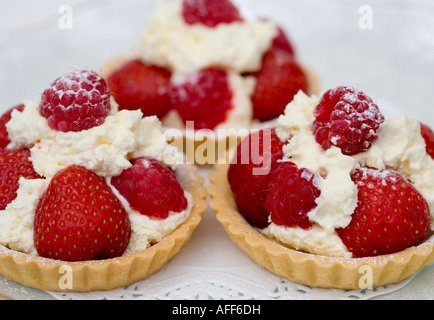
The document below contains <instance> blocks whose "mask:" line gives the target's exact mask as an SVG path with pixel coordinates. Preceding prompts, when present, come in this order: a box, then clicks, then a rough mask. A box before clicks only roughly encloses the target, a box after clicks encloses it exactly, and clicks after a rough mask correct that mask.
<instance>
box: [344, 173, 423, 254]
mask: <svg viewBox="0 0 434 320" xmlns="http://www.w3.org/2000/svg"><path fill="white" fill-rule="evenodd" d="M351 178H352V180H353V181H354V183H355V184H356V186H357V188H358V206H357V208H356V210H355V212H354V213H353V215H352V220H351V222H350V224H349V225H348V226H347V227H346V228H342V229H338V230H337V233H338V235H339V237H340V238H341V239H342V242H343V243H344V244H345V245H346V247H347V248H348V250H349V251H351V252H352V253H353V255H354V257H356V258H361V257H368V256H378V255H385V254H391V253H395V252H399V251H402V250H405V249H406V248H409V247H412V246H417V245H419V244H421V243H422V242H423V241H424V240H425V238H426V236H427V235H428V231H429V227H430V209H429V207H428V203H427V202H426V200H425V199H424V198H423V196H422V195H421V194H420V193H419V192H418V191H417V190H416V189H415V187H414V186H413V185H412V184H411V183H409V182H408V181H407V180H406V179H404V178H403V177H402V176H401V175H400V174H399V173H398V172H396V171H395V170H393V169H389V168H387V169H385V170H377V169H371V168H361V169H357V170H356V171H355V172H354V173H353V174H352V176H351Z"/></svg>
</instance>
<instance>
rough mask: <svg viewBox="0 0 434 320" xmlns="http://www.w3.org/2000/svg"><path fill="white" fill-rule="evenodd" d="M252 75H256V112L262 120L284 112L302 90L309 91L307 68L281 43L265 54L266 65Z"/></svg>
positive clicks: (253, 102)
mask: <svg viewBox="0 0 434 320" xmlns="http://www.w3.org/2000/svg"><path fill="white" fill-rule="evenodd" d="M252 75H253V76H254V77H255V78H256V87H255V90H254V92H253V95H252V104H253V116H254V118H255V119H258V120H260V121H268V120H271V119H274V118H276V117H278V116H279V115H281V114H282V113H283V111H284V110H285V107H286V106H287V105H288V103H290V102H291V101H292V99H293V98H294V96H295V95H296V94H297V93H298V91H299V90H302V91H303V92H305V93H309V92H308V89H309V88H308V82H307V77H306V75H305V73H304V71H303V69H302V68H301V67H300V66H299V64H298V63H297V61H296V60H295V59H294V57H293V55H292V54H291V53H288V52H287V51H285V50H282V49H280V48H277V47H273V48H271V49H270V50H269V51H268V52H267V53H266V54H265V56H264V58H263V62H262V68H261V69H260V70H259V71H258V72H256V73H253V74H252Z"/></svg>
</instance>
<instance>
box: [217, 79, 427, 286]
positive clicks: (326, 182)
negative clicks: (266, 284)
mask: <svg viewBox="0 0 434 320" xmlns="http://www.w3.org/2000/svg"><path fill="white" fill-rule="evenodd" d="M341 110H344V112H341ZM342 126H343V127H344V129H343V128H342ZM348 128H350V129H348ZM421 128H422V129H421ZM258 132H259V134H258ZM266 132H269V133H270V135H271V140H270V141H271V144H269V145H268V144H267V146H269V149H266V148H265V147H264V148H263V149H261V146H263V145H266V144H265V141H266V140H265V133H266ZM349 132H350V133H351V134H349ZM426 132H427V131H423V126H422V125H420V123H419V122H418V121H416V120H413V119H410V118H409V117H407V116H404V115H402V116H398V117H394V118H390V119H386V118H385V117H384V116H383V115H382V114H381V111H380V110H379V108H378V106H377V105H376V104H375V103H374V102H373V101H372V100H371V99H370V98H369V97H367V96H366V95H365V94H364V93H363V92H361V91H358V90H356V89H354V88H351V87H347V86H342V87H337V88H334V89H331V90H329V91H327V92H325V93H324V95H323V96H322V98H321V99H319V98H317V97H315V96H311V97H308V96H306V95H305V94H303V93H302V92H300V93H299V94H297V96H296V97H295V98H294V101H293V102H291V103H290V104H289V105H288V106H287V108H286V110H285V114H284V115H282V116H281V117H280V118H279V120H278V125H277V127H276V128H270V129H268V130H267V129H264V130H260V131H256V132H253V133H251V135H250V136H249V139H247V138H246V139H245V140H243V141H242V143H241V144H240V146H238V148H237V149H236V150H232V153H231V154H228V161H229V163H227V164H220V165H216V166H215V171H214V172H212V173H211V174H210V175H209V180H210V183H211V184H210V186H209V187H208V192H209V194H210V196H211V201H210V206H211V208H213V209H214V211H215V212H216V214H217V219H218V220H219V222H220V223H221V224H222V225H223V227H224V229H225V230H226V232H227V234H228V235H229V237H230V238H231V239H232V241H233V242H234V243H236V244H237V245H238V246H239V247H240V248H241V249H242V250H243V251H244V252H245V253H246V254H247V255H248V256H250V257H251V258H252V259H253V260H255V261H256V262H257V263H258V264H259V265H261V266H263V267H264V268H266V269H268V270H270V271H271V272H273V273H275V274H276V275H278V276H282V277H284V278H287V279H289V280H291V281H294V282H297V283H301V284H305V285H309V286H314V287H321V288H337V289H347V290H348V289H367V288H372V287H378V286H384V285H389V284H393V283H397V282H400V281H402V280H404V279H407V278H409V277H411V276H413V275H415V274H416V273H417V272H419V271H420V270H422V269H424V268H425V267H427V266H428V265H430V264H431V263H432V262H433V261H434V252H433V251H434V237H433V217H434V215H433V209H432V208H433V204H434V202H433V190H434V189H433V188H434V185H433V182H432V179H430V177H432V175H433V173H434V161H433V154H432V152H430V147H429V141H430V137H432V134H431V136H427V133H426ZM261 133H264V136H263V137H262V136H261ZM255 136H256V137H259V140H255V139H254V137H255ZM255 146H259V150H262V151H260V152H263V154H261V153H260V154H259V156H261V157H262V158H259V159H262V160H260V161H259V163H258V158H256V159H255V161H256V162H253V160H252V159H253V157H254V153H253V152H251V151H249V149H256V147H255ZM246 150H247V152H249V153H247V155H248V156H249V155H250V157H251V158H250V159H249V158H245V155H246V154H244V152H246ZM266 155H269V156H267V157H266ZM243 157H244V158H243ZM242 159H248V161H247V162H244V163H243V162H239V161H243V160H242ZM264 159H270V162H267V164H268V165H267V166H264V163H265V160H264ZM261 166H263V167H266V168H268V172H267V173H265V174H262V175H261V174H259V175H258V174H255V173H254V169H259V168H260V167H261Z"/></svg>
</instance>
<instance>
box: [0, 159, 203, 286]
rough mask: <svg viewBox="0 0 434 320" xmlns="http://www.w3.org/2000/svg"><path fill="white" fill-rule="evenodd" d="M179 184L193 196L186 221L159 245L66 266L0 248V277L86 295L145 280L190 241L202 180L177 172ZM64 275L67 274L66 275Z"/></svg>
mask: <svg viewBox="0 0 434 320" xmlns="http://www.w3.org/2000/svg"><path fill="white" fill-rule="evenodd" d="M179 170H180V171H179V172H180V173H182V174H181V175H180V176H182V178H181V179H180V180H181V184H182V186H183V187H184V188H185V189H186V190H187V191H189V192H191V194H192V196H193V201H194V206H193V208H192V211H191V215H190V217H189V218H188V220H187V221H186V222H185V223H184V224H182V225H181V226H180V227H179V228H177V229H176V230H175V231H173V232H172V233H171V234H170V235H168V236H167V237H165V238H164V239H163V240H162V241H161V242H158V243H157V244H154V245H153V246H151V247H149V248H147V249H145V250H143V251H140V252H136V253H133V254H129V255H125V256H122V257H118V258H114V259H105V260H98V261H96V260H95V261H83V262H66V261H59V260H54V259H47V258H43V257H35V256H31V255H29V254H25V253H20V252H18V251H15V250H11V249H8V248H6V247H4V246H0V273H1V274H2V275H3V276H5V277H6V278H7V279H10V280H13V281H16V282H19V283H21V284H23V285H26V286H29V287H33V288H37V289H41V290H49V291H59V292H62V291H64V292H66V291H73V292H90V291H104V290H112V289H116V288H120V287H122V286H127V285H129V284H132V283H135V282H138V281H140V280H143V279H146V278H147V277H149V276H150V275H152V274H153V273H155V272H157V271H159V270H160V269H161V268H163V267H164V265H165V264H167V263H168V262H169V261H170V260H171V259H172V258H173V257H174V256H175V255H176V254H177V253H178V252H179V251H180V250H181V248H182V247H183V246H184V245H185V243H186V242H187V241H188V240H189V239H190V237H191V235H192V233H193V231H194V230H195V228H196V227H197V226H198V225H199V223H200V221H201V218H202V214H203V213H204V211H205V209H206V207H207V205H206V201H205V198H206V190H205V189H204V187H203V183H204V180H203V178H202V177H201V176H200V175H199V174H198V172H197V169H196V168H194V167H192V166H187V165H186V166H185V167H182V168H180V169H179ZM67 272H70V273H69V274H67ZM65 275H69V276H71V278H70V279H71V280H72V282H71V284H72V288H68V287H65V288H62V287H61V283H62V282H61V281H62V276H65Z"/></svg>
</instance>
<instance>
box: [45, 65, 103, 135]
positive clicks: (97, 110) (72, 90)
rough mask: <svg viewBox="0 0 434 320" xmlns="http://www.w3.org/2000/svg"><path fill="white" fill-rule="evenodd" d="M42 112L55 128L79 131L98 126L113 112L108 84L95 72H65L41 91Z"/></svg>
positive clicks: (65, 130)
mask: <svg viewBox="0 0 434 320" xmlns="http://www.w3.org/2000/svg"><path fill="white" fill-rule="evenodd" d="M39 112H40V113H41V115H42V116H43V117H45V118H46V119H47V120H48V125H49V126H50V128H51V129H54V130H59V131H63V132H68V131H73V132H77V131H82V130H87V129H90V128H93V127H96V126H99V125H101V124H103V123H104V121H105V118H106V117H107V116H108V114H109V113H110V91H109V89H108V85H107V83H106V81H105V80H104V79H103V78H101V77H100V76H99V75H98V74H96V73H95V72H93V71H85V70H82V71H72V72H70V73H67V74H64V75H63V76H61V77H60V78H58V79H57V80H55V81H54V82H53V83H52V84H51V87H50V88H48V89H46V90H45V91H44V92H43V93H42V100H41V104H40V107H39Z"/></svg>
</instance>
